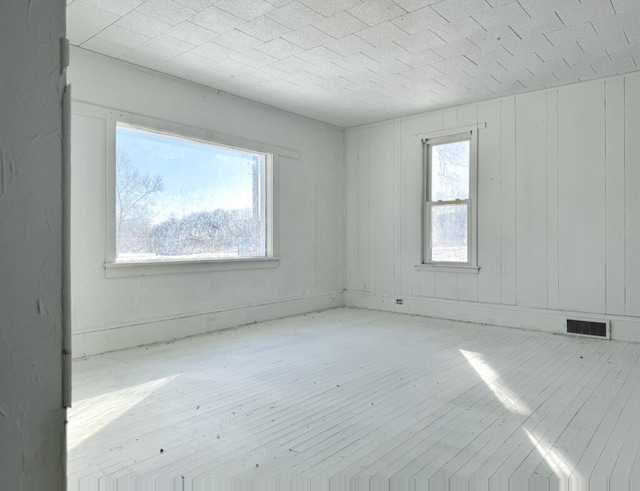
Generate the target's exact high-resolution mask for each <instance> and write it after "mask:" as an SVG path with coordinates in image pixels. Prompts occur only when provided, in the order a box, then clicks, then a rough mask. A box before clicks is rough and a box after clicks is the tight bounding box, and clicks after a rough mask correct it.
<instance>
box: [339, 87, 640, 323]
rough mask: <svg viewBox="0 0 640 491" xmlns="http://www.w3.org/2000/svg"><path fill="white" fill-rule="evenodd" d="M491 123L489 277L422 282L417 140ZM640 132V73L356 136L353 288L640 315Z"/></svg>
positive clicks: (483, 163) (351, 167)
mask: <svg viewBox="0 0 640 491" xmlns="http://www.w3.org/2000/svg"><path fill="white" fill-rule="evenodd" d="M625 80H626V86H625ZM625 91H626V92H625ZM478 121H480V122H486V123H487V127H486V128H485V129H483V130H481V131H480V133H479V148H478V151H479V162H478V166H479V168H478V186H479V188H478V225H479V226H478V261H479V265H480V271H479V273H478V275H470V274H457V273H441V272H438V273H434V272H425V271H420V272H417V271H416V270H415V267H414V266H415V265H416V264H418V263H419V262H420V261H421V257H422V208H421V206H422V204H421V200H422V178H423V176H422V155H421V152H422V148H421V142H420V140H419V139H418V138H416V137H415V135H416V134H422V133H429V132H436V131H442V130H443V129H447V128H452V129H453V128H456V127H460V126H468V125H471V124H474V123H476V122H478ZM638 134H640V76H638V75H630V76H627V77H626V79H624V78H622V77H619V78H614V79H611V80H607V81H606V82H593V83H588V84H577V85H575V86H569V87H564V88H562V89H559V90H558V89H553V90H548V91H542V92H537V93H530V94H523V95H518V96H516V97H511V98H503V99H499V100H495V101H488V102H483V103H480V104H470V105H466V106H461V107H458V108H453V109H447V110H441V111H433V112H430V113H425V114H422V115H419V116H415V117H409V118H403V119H399V120H395V121H392V122H390V123H388V124H384V125H371V126H369V127H364V128H360V129H357V130H351V131H348V132H347V171H346V172H347V180H348V183H347V202H346V206H347V242H348V244H347V287H348V288H349V289H354V288H355V289H360V290H365V291H372V292H377V293H389V294H392V293H393V294H396V295H415V296H425V297H437V298H447V299H460V300H465V301H479V302H483V303H503V304H506V305H518V306H522V307H534V308H550V309H566V310H572V311H577V312H598V313H611V314H619V315H624V314H626V315H640V255H638V254H637V253H636V252H635V251H637V250H640V222H638V221H637V220H632V219H630V217H632V216H635V215H637V213H636V210H638V209H640V197H638V195H639V194H640V193H637V191H636V190H637V189H638V188H640V138H638V137H637V135H638ZM373 200H375V202H374V201H373ZM354 214H355V217H354ZM354 241H355V243H356V246H355V247H353V246H351V245H350V244H349V243H353V242H354Z"/></svg>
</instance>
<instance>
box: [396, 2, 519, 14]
mask: <svg viewBox="0 0 640 491" xmlns="http://www.w3.org/2000/svg"><path fill="white" fill-rule="evenodd" d="M441 1H442V0H394V2H395V3H397V4H398V6H399V7H400V8H403V9H404V10H406V11H407V12H413V11H414V10H418V9H421V8H424V7H428V6H429V5H433V4H434V3H438V2H441ZM509 1H513V0H509Z"/></svg>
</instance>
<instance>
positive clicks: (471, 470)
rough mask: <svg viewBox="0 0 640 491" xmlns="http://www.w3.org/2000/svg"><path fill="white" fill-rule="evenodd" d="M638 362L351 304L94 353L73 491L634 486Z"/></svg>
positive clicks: (634, 348)
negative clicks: (349, 305)
mask: <svg viewBox="0 0 640 491" xmlns="http://www.w3.org/2000/svg"><path fill="white" fill-rule="evenodd" d="M639 357H640V345H636V344H627V343H620V342H607V341H600V340H591V339H579V338H572V337H567V336H557V335H552V334H547V333H537V332H529V331H520V330H515V329H506V328H496V327H488V326H478V325H472V324H462V323H453V322H446V321H438V320H433V319H426V318H422V317H412V316H406V315H397V314H390V313H382V312H372V311H366V310H355V309H337V310H331V311H326V312H321V313H317V314H308V315H305V316H298V317H294V318H288V319H283V320H278V321H272V322H265V323H261V324H256V325H252V326H250V327H246V328H240V329H235V330H230V331H224V332H219V333H214V334H211V335H205V336H199V337H196V338H191V339H187V340H182V341H178V342H175V343H172V344H166V345H159V346H153V347H147V348H138V349H132V350H126V351H121V352H116V353H110V354H107V355H102V356H96V357H92V358H88V359H84V360H79V361H77V362H75V363H74V366H73V368H74V399H75V404H74V407H73V409H72V410H71V411H70V418H69V419H70V421H69V434H68V445H69V462H68V472H69V489H70V490H73V491H75V490H82V491H87V490H91V491H95V490H100V491H105V490H108V491H110V490H118V491H123V490H129V489H139V490H147V489H148V490H151V489H153V490H163V491H164V490H171V491H178V490H183V489H184V490H189V491H196V490H197V491H205V490H214V489H215V490H219V489H223V490H224V489H243V490H244V489H274V490H275V489H331V490H333V489H336V490H340V489H357V490H368V489H372V490H383V489H384V490H403V489H406V490H420V489H433V490H446V489H450V490H468V491H470V490H483V489H484V490H487V489H495V490H506V489H510V490H526V489H531V490H555V489H560V490H561V489H567V490H607V489H610V490H613V491H618V490H629V491H631V490H637V489H640V452H639V450H640V364H639V363H638V361H639Z"/></svg>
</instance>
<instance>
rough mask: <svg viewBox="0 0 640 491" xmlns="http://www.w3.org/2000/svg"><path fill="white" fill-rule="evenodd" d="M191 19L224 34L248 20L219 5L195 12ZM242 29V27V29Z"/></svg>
mask: <svg viewBox="0 0 640 491" xmlns="http://www.w3.org/2000/svg"><path fill="white" fill-rule="evenodd" d="M191 21H192V22H193V23H195V24H198V25H200V26H202V27H205V28H207V29H209V30H211V31H213V32H217V33H219V34H224V33H226V32H229V31H230V30H232V29H238V28H241V27H242V26H244V25H245V24H246V21H245V20H243V19H241V18H240V17H236V16H235V15H232V14H230V13H228V12H225V11H224V10H220V9H219V8H217V7H208V8H206V9H205V10H203V11H202V12H200V13H198V14H195V15H194V16H193V17H192V18H191ZM241 30H242V29H241Z"/></svg>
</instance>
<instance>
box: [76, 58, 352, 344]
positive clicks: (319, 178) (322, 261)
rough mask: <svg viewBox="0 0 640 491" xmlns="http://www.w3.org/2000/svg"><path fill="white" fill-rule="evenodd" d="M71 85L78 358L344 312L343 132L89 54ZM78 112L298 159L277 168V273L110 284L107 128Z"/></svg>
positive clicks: (155, 278) (78, 65) (144, 279)
mask: <svg viewBox="0 0 640 491" xmlns="http://www.w3.org/2000/svg"><path fill="white" fill-rule="evenodd" d="M70 81H71V83H72V87H73V97H74V114H73V139H72V231H71V235H72V297H73V316H72V325H73V330H74V336H73V342H74V346H73V347H74V356H82V355H85V354H90V353H99V352H104V351H109V350H113V349H118V348H123V347H129V346H137V345H141V344H147V343H152V342H157V341H162V340H168V339H174V338H178V337H182V336H187V335H192V334H197V333H201V332H206V331H212V330H216V329H220V328H225V327H230V326H235V325H241V324H244V323H249V322H253V321H260V320H265V319H270V318H277V317H282V316H285V315H292V314H296V313H301V312H308V311H313V310H319V309H323V308H328V307H334V306H339V305H343V303H344V300H343V288H344V182H345V178H344V169H345V165H344V131H343V130H341V129H337V128H334V127H332V126H328V125H326V124H322V123H318V122H316V121H312V120H309V119H305V118H302V117H299V116H295V115H293V114H290V113H286V112H284V111H280V110H276V109H273V108H269V107H266V106H263V105H260V104H257V103H253V102H250V101H247V100H244V99H240V98H237V97H232V96H228V95H226V94H223V93H220V94H218V93H217V92H216V91H214V90H211V89H207V88H204V87H202V86H198V85H195V84H192V83H187V82H184V81H181V80H178V79H175V78H171V77H167V76H162V75H158V74H156V73H153V72H151V71H147V70H143V69H138V68H136V67H134V66H133V65H128V64H125V63H121V62H116V61H114V60H111V59H109V58H105V57H101V56H98V55H95V54H91V53H89V52H86V51H83V50H73V51H72V57H71V69H70ZM78 101H82V102H85V103H90V104H93V105H99V106H106V107H109V108H114V109H117V110H120V111H127V112H130V113H136V114H139V115H143V116H147V117H152V118H159V119H164V120H167V121H171V122H174V123H179V124H185V125H189V126H194V127H199V128H203V129H207V130H211V131H213V132H215V133H222V134H226V135H232V136H236V137H242V138H246V139H249V140H253V141H259V142H265V143H268V144H272V145H278V146H281V147H285V148H290V149H294V150H296V151H298V152H299V159H287V158H280V161H279V175H278V176H277V178H278V180H279V183H278V185H279V218H280V220H279V222H280V227H279V247H280V254H279V256H280V264H279V266H278V267H277V268H275V269H256V270H242V271H215V272H206V273H204V272H199V273H190V274H167V275H160V276H144V277H132V278H108V279H107V278H105V270H104V266H103V264H104V260H105V213H106V210H105V165H106V162H105V120H104V119H101V118H100V117H87V116H83V115H82V114H81V113H80V112H79V111H78V108H79V105H78V103H77V102H78Z"/></svg>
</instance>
